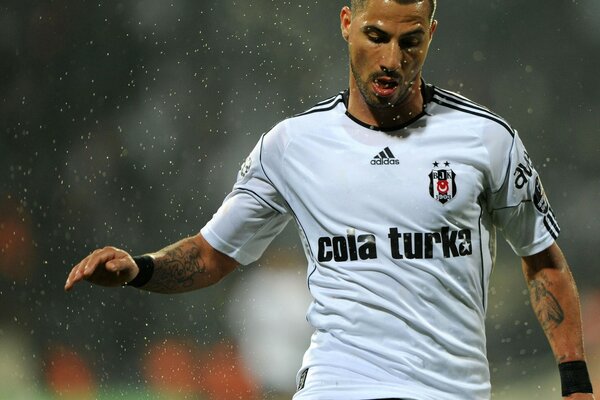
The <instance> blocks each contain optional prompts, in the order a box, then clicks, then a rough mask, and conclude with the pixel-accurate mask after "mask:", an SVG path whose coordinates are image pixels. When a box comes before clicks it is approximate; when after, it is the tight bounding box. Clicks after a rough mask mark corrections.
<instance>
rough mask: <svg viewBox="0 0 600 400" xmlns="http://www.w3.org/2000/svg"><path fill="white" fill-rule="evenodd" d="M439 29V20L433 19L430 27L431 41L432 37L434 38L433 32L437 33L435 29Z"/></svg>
mask: <svg viewBox="0 0 600 400" xmlns="http://www.w3.org/2000/svg"><path fill="white" fill-rule="evenodd" d="M436 29H437V20H435V19H434V20H433V21H431V27H430V28H429V41H431V39H433V34H434V33H435V30H436Z"/></svg>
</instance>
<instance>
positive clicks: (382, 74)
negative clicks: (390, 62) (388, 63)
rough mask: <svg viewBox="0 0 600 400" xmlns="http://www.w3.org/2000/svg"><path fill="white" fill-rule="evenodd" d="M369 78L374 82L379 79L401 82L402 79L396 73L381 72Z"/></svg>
mask: <svg viewBox="0 0 600 400" xmlns="http://www.w3.org/2000/svg"><path fill="white" fill-rule="evenodd" d="M369 78H370V79H371V80H372V81H374V80H376V79H379V78H392V79H395V80H401V78H402V77H401V76H400V74H399V73H398V72H396V71H381V72H374V73H372V74H371V75H370V76H369Z"/></svg>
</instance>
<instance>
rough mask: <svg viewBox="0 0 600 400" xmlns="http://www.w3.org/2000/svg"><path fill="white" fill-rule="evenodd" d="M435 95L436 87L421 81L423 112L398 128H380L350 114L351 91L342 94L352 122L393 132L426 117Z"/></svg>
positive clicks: (347, 90)
mask: <svg viewBox="0 0 600 400" xmlns="http://www.w3.org/2000/svg"><path fill="white" fill-rule="evenodd" d="M433 94H434V86H433V85H430V84H428V83H425V81H424V80H423V79H421V95H422V96H423V111H421V112H420V113H419V114H418V115H416V116H415V117H414V118H412V119H410V120H408V121H406V122H405V123H403V124H400V125H397V126H391V127H389V128H380V127H378V126H375V125H369V124H365V123H364V122H362V121H361V120H359V119H358V118H356V117H355V116H353V115H352V114H350V113H349V112H348V97H349V96H350V91H349V89H346V90H344V91H343V92H342V100H343V102H344V106H346V115H347V116H348V118H350V119H351V120H352V121H354V122H356V123H357V124H359V125H361V126H364V127H365V128H368V129H371V130H374V131H381V132H392V131H397V130H400V129H404V128H406V127H407V126H409V125H411V124H412V123H414V122H415V121H417V120H418V119H420V118H421V117H422V116H423V115H426V114H427V111H426V110H427V104H429V103H430V102H431V101H432V100H433Z"/></svg>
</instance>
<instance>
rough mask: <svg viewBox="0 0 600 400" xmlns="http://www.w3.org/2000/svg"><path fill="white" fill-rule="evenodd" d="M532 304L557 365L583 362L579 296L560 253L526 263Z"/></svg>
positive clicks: (524, 264)
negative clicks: (541, 260) (543, 260)
mask: <svg viewBox="0 0 600 400" xmlns="http://www.w3.org/2000/svg"><path fill="white" fill-rule="evenodd" d="M523 267H524V272H525V277H526V280H527V285H528V287H529V292H530V297H531V305H532V307H533V310H534V312H535V314H536V316H537V318H538V320H539V321H540V324H541V326H542V328H543V329H544V332H545V334H546V336H547V338H548V341H549V343H550V346H551V348H552V351H553V353H554V356H555V358H556V361H557V362H558V363H561V362H566V361H574V360H584V359H585V355H584V348H583V334H582V323H581V313H580V303H579V295H578V293H577V287H576V286H575V282H574V280H573V277H572V275H571V271H570V269H569V267H568V265H567V263H566V261H565V260H564V257H562V253H560V250H558V254H549V255H548V256H547V257H546V260H545V262H544V263H539V262H538V263H536V264H535V265H531V263H530V265H528V264H527V262H526V261H524V263H523Z"/></svg>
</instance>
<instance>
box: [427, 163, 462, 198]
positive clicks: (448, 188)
mask: <svg viewBox="0 0 600 400" xmlns="http://www.w3.org/2000/svg"><path fill="white" fill-rule="evenodd" d="M429 194H430V195H431V197H433V198H434V199H435V200H437V201H439V202H440V203H442V204H445V203H447V202H448V201H450V200H452V199H453V198H454V196H456V174H455V173H454V171H452V169H450V163H449V162H448V161H446V162H445V163H444V166H443V167H440V163H439V162H437V161H436V162H434V163H433V170H431V173H430V174H429Z"/></svg>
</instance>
